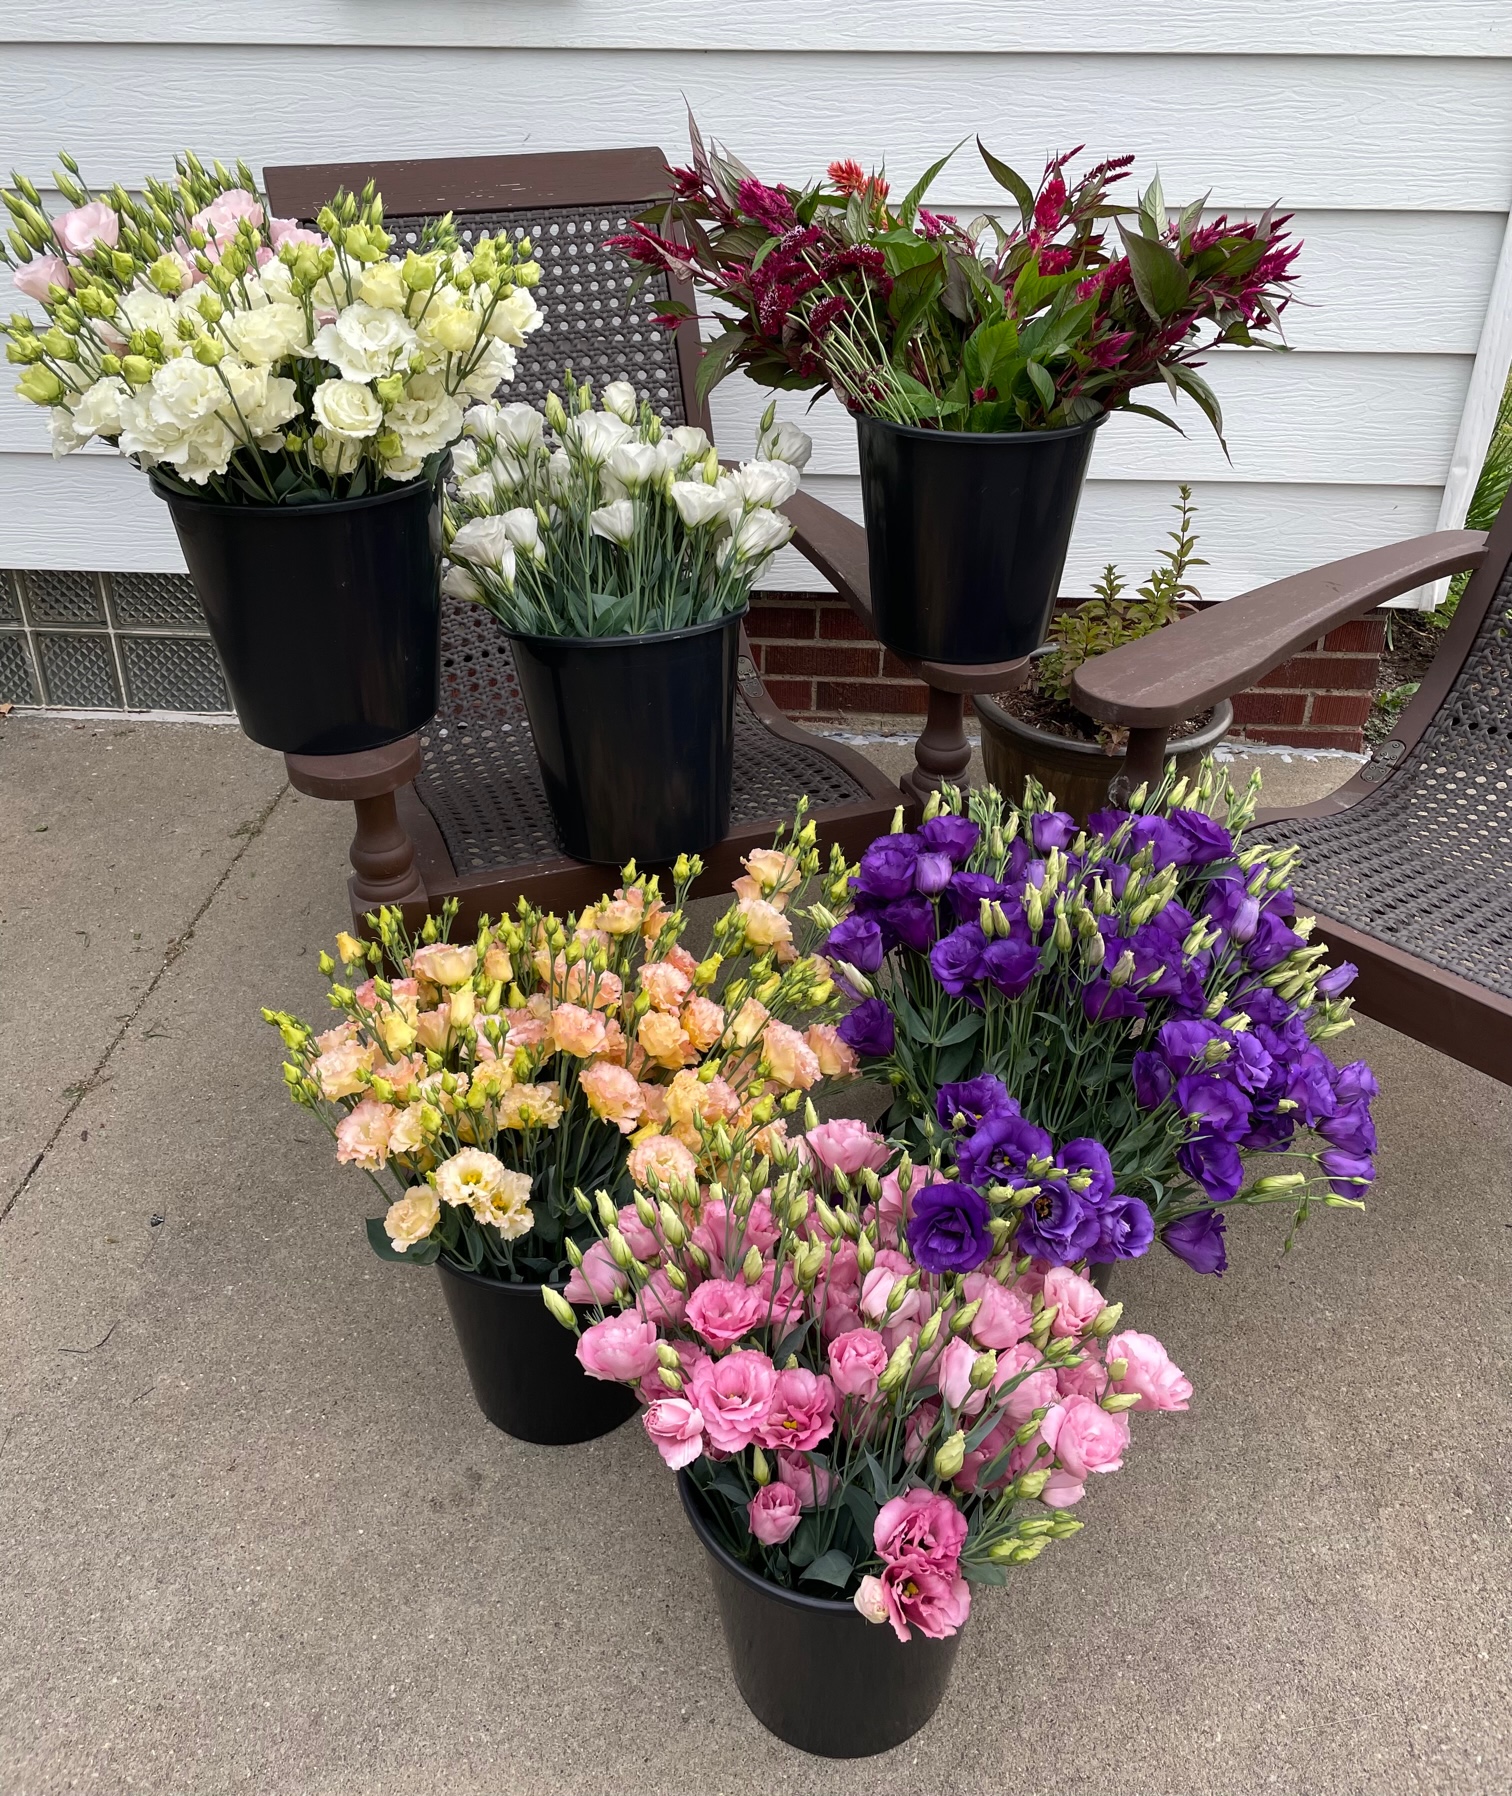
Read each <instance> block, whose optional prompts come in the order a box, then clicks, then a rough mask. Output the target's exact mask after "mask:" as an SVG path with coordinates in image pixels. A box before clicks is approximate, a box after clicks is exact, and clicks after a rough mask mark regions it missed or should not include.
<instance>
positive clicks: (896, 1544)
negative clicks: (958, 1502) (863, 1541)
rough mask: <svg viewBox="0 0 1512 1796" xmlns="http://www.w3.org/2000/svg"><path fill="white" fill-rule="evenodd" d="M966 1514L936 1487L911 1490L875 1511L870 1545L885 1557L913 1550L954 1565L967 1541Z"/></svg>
mask: <svg viewBox="0 0 1512 1796" xmlns="http://www.w3.org/2000/svg"><path fill="white" fill-rule="evenodd" d="M966 1534H967V1524H966V1517H965V1516H964V1515H962V1514H961V1512H960V1510H959V1509H957V1508H956V1506H955V1504H954V1503H952V1502H951V1500H950V1498H949V1497H947V1496H945V1495H944V1494H943V1492H941V1491H937V1490H910V1491H905V1492H904V1494H903V1495H902V1496H901V1497H894V1498H893V1499H892V1501H891V1502H889V1503H884V1504H883V1505H882V1507H881V1508H880V1509H879V1510H878V1511H877V1519H876V1521H875V1523H874V1524H873V1525H872V1545H873V1546H875V1547H876V1549H877V1551H878V1552H879V1553H880V1554H881V1555H882V1557H883V1558H884V1559H896V1558H898V1557H899V1556H900V1555H901V1554H903V1553H905V1552H909V1551H916V1552H921V1553H925V1554H927V1555H928V1556H929V1557H930V1558H931V1559H933V1560H935V1561H936V1562H937V1563H938V1564H940V1565H941V1566H946V1565H949V1566H952V1567H953V1566H954V1565H955V1563H956V1561H957V1560H959V1559H960V1557H961V1548H962V1547H963V1546H965V1544H966Z"/></svg>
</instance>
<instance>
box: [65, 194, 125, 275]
mask: <svg viewBox="0 0 1512 1796" xmlns="http://www.w3.org/2000/svg"><path fill="white" fill-rule="evenodd" d="M52 228H53V236H54V237H56V238H57V240H58V244H59V247H60V248H61V249H62V251H63V254H64V255H65V256H68V257H69V258H70V259H71V260H73V261H75V262H77V261H78V260H79V258H80V257H81V256H87V255H88V254H89V252H90V251H91V250H92V249H95V248H96V247H100V248H104V249H114V248H115V246H116V245H117V244H118V243H119V242H120V240H121V220H120V217H119V215H118V214H117V212H116V211H115V209H114V208H113V207H111V206H107V205H106V204H105V202H104V200H91V201H90V203H89V204H88V205H87V206H76V207H75V208H74V210H73V211H72V212H60V213H59V214H58V216H57V217H56V218H55V219H54V220H53V221H52Z"/></svg>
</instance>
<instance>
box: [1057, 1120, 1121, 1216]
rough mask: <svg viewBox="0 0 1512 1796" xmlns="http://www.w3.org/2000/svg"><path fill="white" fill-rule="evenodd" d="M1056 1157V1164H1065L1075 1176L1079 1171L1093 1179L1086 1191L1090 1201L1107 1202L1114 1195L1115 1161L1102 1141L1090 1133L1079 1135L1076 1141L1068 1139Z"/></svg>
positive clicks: (1094, 1202)
mask: <svg viewBox="0 0 1512 1796" xmlns="http://www.w3.org/2000/svg"><path fill="white" fill-rule="evenodd" d="M1055 1158H1056V1164H1057V1165H1060V1166H1064V1167H1065V1169H1066V1171H1067V1172H1068V1173H1070V1174H1071V1176H1072V1177H1073V1178H1075V1177H1076V1175H1077V1174H1078V1173H1085V1174H1086V1175H1087V1177H1088V1178H1090V1179H1091V1181H1092V1183H1091V1184H1090V1185H1089V1186H1088V1187H1087V1191H1086V1196H1087V1199H1088V1201H1089V1202H1090V1203H1092V1204H1102V1203H1106V1202H1107V1200H1108V1199H1109V1198H1110V1197H1112V1195H1113V1162H1112V1161H1111V1160H1110V1159H1109V1158H1108V1150H1107V1149H1106V1148H1105V1147H1104V1146H1103V1144H1102V1143H1101V1142H1100V1141H1094V1140H1093V1139H1092V1137H1091V1136H1090V1135H1078V1136H1077V1138H1076V1140H1075V1141H1068V1142H1067V1143H1066V1145H1065V1146H1064V1147H1063V1148H1062V1149H1061V1151H1060V1152H1059V1153H1058V1154H1057V1155H1056V1157H1055Z"/></svg>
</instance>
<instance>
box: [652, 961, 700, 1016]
mask: <svg viewBox="0 0 1512 1796" xmlns="http://www.w3.org/2000/svg"><path fill="white" fill-rule="evenodd" d="M688 986H689V980H688V975H687V974H686V973H684V972H682V971H681V970H680V969H679V968H677V967H674V966H673V965H672V963H671V961H668V960H653V961H648V962H647V964H646V965H645V966H643V967H642V968H641V970H640V988H641V990H642V991H643V992H645V994H646V995H647V997H649V998H650V1000H651V1004H652V1007H653V1008H654V1009H656V1010H665V1011H667V1012H668V1013H669V1014H671V1015H675V1014H676V1013H677V1012H678V1011H680V1010H681V1009H682V1006H683V1000H684V998H686V997H687V995H688Z"/></svg>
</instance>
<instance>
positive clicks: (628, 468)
mask: <svg viewBox="0 0 1512 1796" xmlns="http://www.w3.org/2000/svg"><path fill="white" fill-rule="evenodd" d="M604 468H605V471H606V472H607V473H609V474H612V475H613V476H614V478H615V479H616V480H617V481H618V482H619V483H620V485H621V486H623V487H624V489H625V490H626V492H630V493H633V492H635V491H637V489H638V488H640V487H643V486H644V485H645V484H646V482H647V481H648V480H654V479H655V478H656V476H657V474H658V472H659V471H660V469H661V457H660V456H659V455H658V454H657V452H656V449H655V447H654V446H653V445H652V444H650V443H619V444H616V446H615V447H614V448H613V449H611V450H610V451H609V459H608V460H607V461H606V462H605V463H604Z"/></svg>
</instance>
